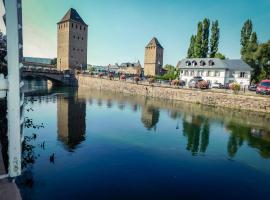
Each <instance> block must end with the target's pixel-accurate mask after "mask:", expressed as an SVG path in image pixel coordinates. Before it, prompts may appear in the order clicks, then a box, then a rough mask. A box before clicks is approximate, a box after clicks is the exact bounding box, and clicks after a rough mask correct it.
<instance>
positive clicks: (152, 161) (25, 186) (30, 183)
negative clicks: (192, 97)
mask: <svg viewBox="0 0 270 200" xmlns="http://www.w3.org/2000/svg"><path fill="white" fill-rule="evenodd" d="M40 91H41V90H39V91H38V93H35V92H34V91H33V90H31V91H30V92H27V91H26V96H27V100H26V101H27V102H28V104H29V106H32V107H33V110H34V111H33V112H32V113H31V115H30V116H29V117H31V116H32V118H33V119H34V121H35V120H39V122H43V123H44V125H45V128H44V129H42V130H37V131H34V132H36V133H37V139H35V137H34V135H32V134H33V130H32V129H30V130H28V129H27V130H25V133H26V136H27V137H28V139H27V138H26V140H25V146H24V147H26V148H24V150H23V155H24V156H23V161H24V163H26V164H25V168H26V170H24V173H23V175H22V177H20V178H18V180H17V182H18V184H19V186H20V189H21V191H22V193H23V196H24V197H25V199H27V197H32V196H34V197H35V198H33V199H53V198H56V199H87V198H89V196H91V197H93V199H108V197H115V198H114V199H130V198H129V197H130V194H131V193H130V192H131V191H132V190H130V187H133V186H136V188H137V189H138V191H137V190H136V191H135V192H134V193H132V196H133V197H136V199H145V198H144V197H152V193H155V196H154V198H155V199H168V197H167V195H168V194H170V195H171V196H170V197H172V198H169V199H179V198H181V197H182V198H184V197H186V198H184V199H189V198H188V197H190V194H193V193H194V191H199V194H200V195H201V192H203V191H205V194H204V196H207V195H210V196H211V195H212V194H213V193H215V192H216V191H220V192H221V193H222V196H223V197H224V195H225V197H226V195H227V196H230V194H236V193H237V195H238V196H239V197H246V196H248V197H249V195H246V194H248V193H249V192H250V191H256V195H258V194H262V195H261V196H263V194H266V192H265V191H267V192H269V188H268V186H267V187H266V186H265V187H264V183H265V182H266V184H265V185H267V184H268V185H269V184H270V181H269V180H270V179H269V174H270V171H269V169H270V159H269V158H270V127H269V126H268V124H269V123H270V115H266V114H261V113H250V112H244V111H233V110H228V109H222V108H214V107H207V106H202V105H197V104H189V103H184V102H180V101H168V100H161V99H151V98H144V97H141V96H131V95H125V94H119V93H118V94H116V93H111V92H101V91H93V90H89V89H83V88H79V89H78V90H76V89H75V90H74V89H66V88H54V87H52V88H50V89H47V90H46V91H43V92H40ZM39 102H40V103H39ZM49 108H50V109H51V110H48V109H49ZM42 111H43V112H44V111H46V112H47V111H49V112H48V113H49V114H47V113H43V112H42ZM26 114H29V113H26ZM32 114H33V115H32ZM86 115H87V116H88V115H89V116H90V117H86ZM148 133H155V134H148ZM44 142H45V148H44V146H42V144H43V143H44ZM59 143H60V145H59ZM63 147H64V148H63ZM53 153H55V163H54V164H52V163H50V161H51V156H52V155H54V154H53ZM196 155H203V156H201V157H200V156H196ZM227 156H229V157H230V158H233V160H234V162H231V160H232V159H227ZM153 166H154V167H153ZM190 169H191V170H190ZM263 177H265V179H263ZM231 178H233V182H232V181H231V180H232V179H231ZM82 180H84V181H82ZM250 181H253V184H251V183H250ZM195 182H196V183H198V184H195ZM63 183H64V184H63ZM228 183H229V184H228ZM247 184H249V185H247ZM138 185H140V186H141V187H137V186H138ZM209 186H215V187H214V188H212V187H209ZM225 187H226V188H227V190H226V191H225V192H222V191H223V189H224V188H225ZM250 187H253V190H250V189H249V188H250ZM115 188H121V189H120V190H121V192H120V193H121V194H127V195H126V196H125V195H124V196H120V197H119V196H117V195H118V194H119V193H118V192H117V194H115V191H116V190H115ZM166 188H167V189H166ZM239 188H240V189H239ZM104 190H106V193H107V194H108V195H109V196H106V197H103V196H102V194H104ZM228 190H230V191H232V192H230V193H228V192H227V191H228ZM58 191H64V192H58ZM117 191H118V190H117ZM149 191H150V192H151V194H149ZM153 191H154V192H153ZM164 191H165V192H164ZM258 191H259V192H258ZM183 193H184V197H183ZM138 194H141V196H136V195H138ZM243 194H245V195H243ZM99 195H101V196H102V197H103V198H102V197H101V198H99V197H100V196H99ZM113 195H115V196H113ZM162 195H163V196H162ZM121 197H123V198H121ZM197 197H198V196H197ZM211 197H212V196H211ZM225 197H224V198H225ZM234 197H235V196H234ZM256 197H257V196H256ZM198 198H199V197H198ZM198 198H196V199H198ZM258 198H259V197H258ZM134 199H135V198H134ZM215 199H218V197H217V198H215ZM225 199H232V198H229V197H228V198H225Z"/></svg>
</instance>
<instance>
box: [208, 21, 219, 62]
mask: <svg viewBox="0 0 270 200" xmlns="http://www.w3.org/2000/svg"><path fill="white" fill-rule="evenodd" d="M218 45H219V27H218V21H217V20H216V21H214V22H212V27H211V39H210V53H209V57H210V58H215V57H216V53H217V52H218Z"/></svg>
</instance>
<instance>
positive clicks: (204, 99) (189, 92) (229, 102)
mask: <svg viewBox="0 0 270 200" xmlns="http://www.w3.org/2000/svg"><path fill="white" fill-rule="evenodd" d="M77 79H78V85H79V87H87V88H90V89H96V90H104V91H106V90H107V91H112V92H115V93H126V94H131V95H142V96H147V97H153V98H161V99H168V100H178V101H185V102H191V103H197V104H202V105H208V106H215V107H225V108H232V109H238V110H248V111H255V112H264V113H270V98H269V97H266V96H255V95H254V96H251V95H243V94H237V95H236V94H232V93H223V92H216V91H215V92H214V91H209V90H196V89H180V88H173V87H165V86H154V85H149V84H136V83H131V82H125V81H119V80H109V79H105V78H96V77H91V76H87V75H78V76H77Z"/></svg>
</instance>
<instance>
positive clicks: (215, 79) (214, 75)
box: [177, 58, 251, 86]
mask: <svg viewBox="0 0 270 200" xmlns="http://www.w3.org/2000/svg"><path fill="white" fill-rule="evenodd" d="M177 67H178V68H179V69H180V77H179V78H180V80H183V81H185V82H186V83H188V82H189V81H190V80H191V79H193V77H195V76H201V77H202V78H203V79H204V80H206V81H209V82H210V84H211V83H221V84H223V85H224V84H226V83H232V82H237V83H239V84H240V85H242V86H247V85H249V84H250V72H251V68H250V66H249V65H248V64H246V63H245V62H244V61H243V60H241V59H236V60H230V59H225V60H222V59H218V58H190V59H183V60H181V61H179V62H178V64H177Z"/></svg>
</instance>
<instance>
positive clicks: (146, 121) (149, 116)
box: [141, 104, 159, 130]
mask: <svg viewBox="0 0 270 200" xmlns="http://www.w3.org/2000/svg"><path fill="white" fill-rule="evenodd" d="M158 120H159V110H158V109H157V108H155V107H153V106H148V105H147V104H145V105H144V106H143V107H142V117H141V121H142V123H143V125H144V127H145V128H147V130H151V129H152V128H153V129H154V130H156V125H157V123H158Z"/></svg>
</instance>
